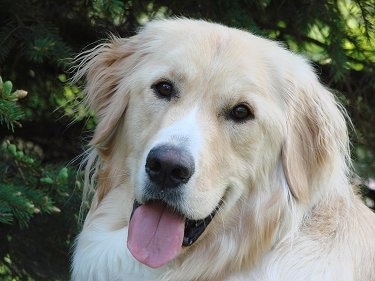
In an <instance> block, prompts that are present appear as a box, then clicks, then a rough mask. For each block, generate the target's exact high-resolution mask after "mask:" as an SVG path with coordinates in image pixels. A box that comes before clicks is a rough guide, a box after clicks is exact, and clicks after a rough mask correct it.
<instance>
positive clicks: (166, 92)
mask: <svg viewBox="0 0 375 281" xmlns="http://www.w3.org/2000/svg"><path fill="white" fill-rule="evenodd" d="M151 88H152V89H153V90H154V92H155V93H156V94H157V95H158V96H159V97H160V98H165V99H171V98H172V97H173V95H175V90H174V87H173V85H172V83H170V82H167V81H161V82H158V83H156V84H154V85H152V86H151Z"/></svg>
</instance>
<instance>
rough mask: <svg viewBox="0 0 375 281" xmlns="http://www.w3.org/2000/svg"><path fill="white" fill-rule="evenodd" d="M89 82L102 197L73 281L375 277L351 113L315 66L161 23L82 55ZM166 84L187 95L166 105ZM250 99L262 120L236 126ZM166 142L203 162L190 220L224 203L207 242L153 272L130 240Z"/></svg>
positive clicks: (91, 176) (203, 29)
mask: <svg viewBox="0 0 375 281" xmlns="http://www.w3.org/2000/svg"><path fill="white" fill-rule="evenodd" d="M83 77H85V79H86V86H85V89H84V94H85V97H86V104H87V106H88V107H89V108H90V109H92V110H93V111H94V112H95V113H96V116H97V120H98V124H97V127H96V130H95V132H94V135H93V138H92V140H91V142H90V145H91V147H92V148H91V150H90V152H89V153H88V158H87V159H88V160H87V166H86V178H85V179H86V180H85V193H86V194H87V193H89V192H94V193H95V195H94V198H93V202H92V205H91V208H90V211H89V214H88V216H87V218H86V221H85V224H84V227H83V230H82V233H81V234H80V235H79V237H78V239H77V243H76V246H75V250H74V258H73V266H72V279H73V280H75V281H84V280H85V281H86V280H98V281H106V280H108V281H115V280H119V281H120V280H138V281H139V280H163V281H168V280H169V281H172V280H173V281H176V280H182V281H191V280H210V281H221V280H233V281H234V280H237V281H238V280H253V281H260V280H262V281H275V280H285V281H286V280H288V281H290V280H293V281H306V280H314V281H317V280H319V281H325V280H326V281H332V280H337V281H349V280H356V281H371V280H375V266H374V265H375V243H374V238H375V216H374V215H373V213H372V212H371V211H370V210H369V209H367V208H366V207H365V206H364V205H363V204H362V202H361V201H360V199H358V197H357V195H356V194H355V192H354V191H353V190H352V187H351V185H350V183H349V179H350V176H351V161H350V157H349V141H348V132H347V127H346V124H345V113H344V111H343V110H342V109H341V107H340V105H338V104H337V102H336V101H335V99H334V96H333V95H332V94H331V93H330V91H329V90H328V89H326V88H325V87H324V86H323V85H322V84H321V83H320V82H319V80H318V79H317V76H316V75H315V73H314V71H313V70H312V67H311V66H310V65H309V63H308V62H307V61H306V60H305V59H304V58H302V57H301V56H299V55H296V54H293V53H291V52H289V51H287V50H285V49H284V48H283V47H282V46H280V45H279V44H277V43H275V42H272V41H270V40H267V39H263V38H260V37H257V36H254V35H252V34H250V33H247V32H245V31H240V30H237V29H232V28H227V27H224V26H222V25H218V24H212V23H208V22H205V21H194V20H187V19H174V20H161V21H154V22H151V23H149V24H147V25H146V26H145V27H144V28H143V29H142V30H141V31H140V32H139V33H138V34H137V35H135V36H133V37H131V38H127V39H123V38H112V39H111V40H109V42H108V43H104V44H101V45H99V46H98V47H96V48H94V49H92V50H90V51H87V52H85V53H83V54H82V55H81V56H80V57H79V58H78V67H77V74H76V76H75V79H76V80H78V79H80V78H83ZM160 79H168V80H171V81H173V82H174V84H175V85H176V87H177V88H178V97H176V98H172V99H171V100H170V101H167V100H163V99H161V98H160V97H158V96H157V95H156V94H155V93H154V92H153V90H152V89H151V85H152V84H153V83H155V82H156V81H158V80H160ZM241 102H245V103H247V104H248V105H249V106H250V108H251V110H252V112H253V114H254V118H253V119H250V120H246V121H244V122H237V123H236V122H234V121H233V120H231V119H230V118H229V117H228V112H229V111H230V109H231V108H233V107H234V106H235V105H236V104H238V103H241ZM194 122H196V125H195V126H194V125H192V124H194ZM185 125H186V126H187V127H186V128H185V127H184V126H185ZM159 142H162V143H169V142H174V143H175V144H177V145H185V146H186V149H188V150H191V151H192V152H191V153H192V154H193V156H194V159H195V161H196V163H197V165H196V172H195V173H194V175H193V176H192V178H191V179H190V180H189V182H188V184H186V186H184V204H183V206H181V210H180V211H182V212H184V213H185V215H186V216H188V217H190V218H195V219H199V218H203V217H205V216H207V215H208V214H210V213H211V212H212V210H213V209H214V208H215V206H217V204H218V203H219V201H220V200H221V199H222V200H223V202H224V203H223V204H222V205H221V206H220V211H219V212H218V214H217V215H216V216H215V218H214V219H213V221H212V222H211V224H210V225H209V226H208V227H207V229H206V231H205V232H204V234H203V235H202V236H201V237H200V238H199V240H198V241H197V242H196V243H194V244H193V245H192V246H190V247H186V248H184V249H183V251H182V253H181V254H180V255H179V256H178V257H177V258H176V259H175V260H173V261H172V262H170V263H169V264H168V265H166V266H164V267H162V268H158V269H151V268H148V267H147V266H145V265H142V264H140V263H138V262H137V261H136V260H135V259H134V258H132V256H131V254H130V253H129V251H128V250H127V247H126V239H127V225H128V221H129V217H130V213H131V209H132V203H133V200H134V199H135V198H137V199H138V200H140V198H141V197H142V193H143V192H144V190H143V189H144V187H143V186H142V180H143V181H144V180H145V178H144V177H145V173H144V163H145V157H146V155H147V153H148V152H149V150H150V149H151V148H152V147H153V145H154V144H155V143H159Z"/></svg>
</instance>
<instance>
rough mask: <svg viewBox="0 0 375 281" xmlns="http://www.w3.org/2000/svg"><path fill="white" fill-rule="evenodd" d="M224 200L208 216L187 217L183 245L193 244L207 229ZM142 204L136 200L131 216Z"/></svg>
mask: <svg viewBox="0 0 375 281" xmlns="http://www.w3.org/2000/svg"><path fill="white" fill-rule="evenodd" d="M221 203H222V202H220V203H219V204H218V205H217V207H216V208H215V209H214V210H213V211H212V213H211V214H209V215H208V216H207V217H206V218H204V219H201V220H191V219H188V218H186V219H185V231H184V239H183V241H182V246H183V247H188V246H191V245H192V244H193V243H194V242H195V241H197V240H198V238H199V237H200V236H201V235H202V233H203V232H204V231H205V230H206V228H207V226H208V225H209V224H210V222H211V221H212V219H213V218H214V216H215V215H216V213H217V211H218V210H219V208H220V205H221ZM141 205H142V204H140V203H138V202H137V200H134V203H133V210H132V213H131V216H130V218H131V217H132V216H133V213H134V211H135V209H137V208H138V207H139V206H141Z"/></svg>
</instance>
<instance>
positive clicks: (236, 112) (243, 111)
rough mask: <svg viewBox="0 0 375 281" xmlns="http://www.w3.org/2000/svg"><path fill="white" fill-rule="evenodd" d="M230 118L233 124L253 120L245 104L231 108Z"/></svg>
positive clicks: (250, 111)
mask: <svg viewBox="0 0 375 281" xmlns="http://www.w3.org/2000/svg"><path fill="white" fill-rule="evenodd" d="M230 118H231V119H232V120H233V121H235V122H241V121H246V120H249V119H253V118H254V114H253V112H252V110H251V109H250V107H249V105H247V104H245V103H239V104H237V105H236V106H235V107H233V108H232V110H231V112H230Z"/></svg>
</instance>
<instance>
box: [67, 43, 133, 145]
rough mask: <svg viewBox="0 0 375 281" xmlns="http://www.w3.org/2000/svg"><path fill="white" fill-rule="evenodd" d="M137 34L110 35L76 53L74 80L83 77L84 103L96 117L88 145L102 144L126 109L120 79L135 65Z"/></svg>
mask: <svg viewBox="0 0 375 281" xmlns="http://www.w3.org/2000/svg"><path fill="white" fill-rule="evenodd" d="M136 45H137V44H136V36H134V37H131V38H115V37H113V38H111V40H110V41H109V42H107V43H103V44H100V45H99V46H97V47H95V48H93V49H91V50H88V51H85V52H83V53H82V54H81V55H79V56H78V57H77V61H78V62H79V63H78V66H77V72H76V75H75V77H74V78H73V81H77V80H78V79H80V78H82V77H85V78H86V85H85V88H84V91H83V93H84V97H85V103H86V105H87V106H88V107H89V109H91V110H93V111H94V113H95V116H96V117H97V122H98V124H97V126H96V130H95V133H94V136H93V138H92V140H91V142H90V144H91V145H97V146H98V147H101V148H104V147H106V146H107V142H108V141H109V140H110V139H111V136H112V135H113V132H114V131H115V127H116V125H117V124H118V122H119V120H120V118H121V116H122V115H123V114H124V112H125V111H126V107H127V103H128V99H129V91H128V90H126V89H122V88H121V87H120V82H121V81H122V80H123V79H124V78H126V77H128V76H129V74H130V72H131V71H132V68H133V66H134V63H135V62H134V59H132V58H131V57H132V55H133V54H134V53H135V52H136Z"/></svg>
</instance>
